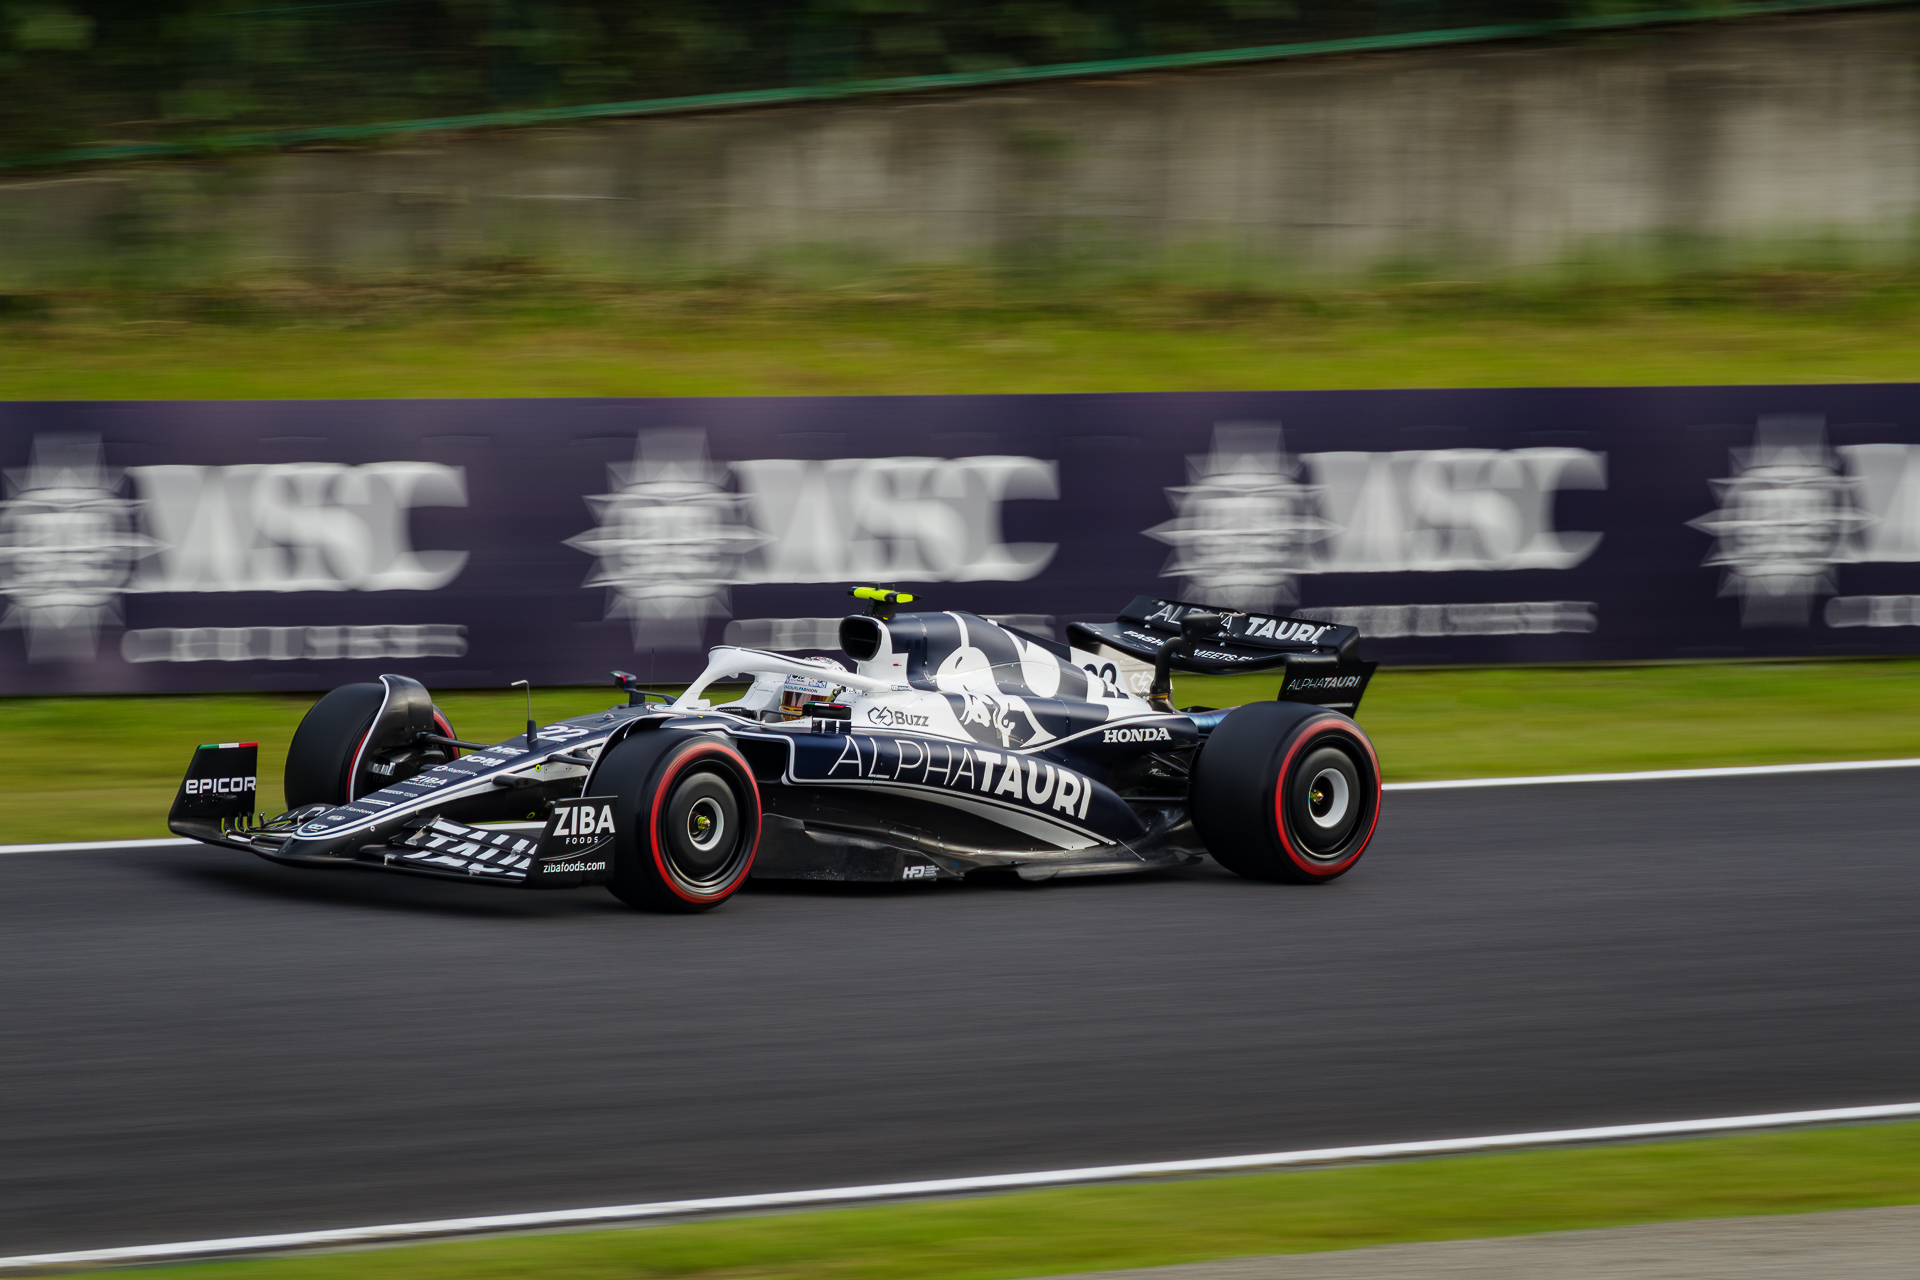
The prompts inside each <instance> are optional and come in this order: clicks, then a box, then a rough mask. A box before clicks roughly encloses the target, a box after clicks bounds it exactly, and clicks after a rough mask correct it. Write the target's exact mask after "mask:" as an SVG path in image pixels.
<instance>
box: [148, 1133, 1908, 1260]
mask: <svg viewBox="0 0 1920 1280" xmlns="http://www.w3.org/2000/svg"><path fill="white" fill-rule="evenodd" d="M1915 1202H1920V1125H1886V1126H1878V1127H1869V1128H1854V1129H1828V1130H1816V1131H1809V1132H1798V1133H1769V1134H1752V1135H1745V1136H1741V1137H1734V1138H1720V1139H1711V1140H1705V1141H1692V1142H1676V1143H1665V1144H1649V1145H1640V1146H1619V1147H1597V1148H1588V1149H1575V1150H1564V1151H1541V1152H1527V1153H1515V1154H1508V1155H1497V1156H1472V1157H1461V1158H1454V1159H1445V1160H1428V1161H1420V1162H1414V1163H1407V1164H1383V1165H1372V1166H1362V1167H1357V1168H1345V1169H1326V1170H1307V1171H1299V1172H1293V1173H1280V1174H1261V1175H1251V1176H1239V1177H1229V1178H1212V1179H1205V1180H1197V1181H1188V1182H1168V1183H1154V1184H1146V1185H1139V1186H1112V1187H1087V1188H1076V1189H1071V1190H1059V1191H1041V1192H1029V1193H1024V1194H1019V1195H1006V1196H993V1197H986V1198H980V1199H971V1200H954V1201H945V1202H937V1203H930V1204H912V1205H892V1206H885V1207H880V1208H871V1209H852V1210H840V1211H836V1212H828V1213H809V1214H793V1215H787V1216H779V1217H763V1218H747V1219H733V1220H728V1221H719V1222H709V1223H700V1224H695V1225H689V1226H677V1227H654V1228H649V1229H644V1230H630V1231H606V1232H593V1233H585V1234H578V1235H550V1236H534V1237H521V1238H507V1239H493V1240H478V1241H468V1242H461V1243H454V1244H439V1245H426V1246H418V1247H412V1248H404V1249H393V1250H386V1251H381V1252H372V1253H352V1254H345V1255H333V1256H325V1255H321V1256H314V1257H307V1258H292V1259H282V1260H263V1261H241V1262H223V1263H219V1264H214V1265H205V1266H189V1267H179V1268H161V1269H157V1270H155V1271H151V1272H147V1273H146V1274H150V1275H156V1276H166V1277H178V1278H179V1280H187V1278H188V1277H202V1276H204V1277H207V1278H208V1280H215V1278H216V1277H217V1278H218V1280H323V1278H328V1280H330V1278H331V1277H335V1276H343V1275H353V1276H356V1277H362V1278H363V1280H454V1278H455V1277H458V1278H459V1280H522V1278H523V1277H524V1278H527V1280H531V1278H532V1277H539V1278H540V1280H653V1278H654V1277H677V1278H686V1280H740V1278H741V1277H754V1278H755V1280H762V1278H764V1280H776V1278H777V1280H898V1278H899V1277H904V1276H911V1277H914V1280H996V1278H1005V1280H1012V1278H1013V1277H1022V1276H1038V1275H1047V1274H1061V1273H1067V1272H1075V1271H1093V1270H1107V1269H1114V1268H1121V1267H1146V1266H1161V1265H1166V1264H1170V1263H1179V1262H1194V1261H1200V1260H1204V1259H1209V1258H1225V1257H1236V1256H1247V1255H1254V1254H1270V1253H1305V1252H1312V1251H1317V1250H1326V1249H1351V1248H1359V1247H1363V1246H1366V1245H1375V1244H1392V1243H1398V1242H1404V1241H1414V1240H1457V1239H1471V1238H1476V1237H1485V1236H1505V1235H1522V1234H1528V1233H1533V1232H1541V1231H1565V1230H1573V1229H1577V1228H1586V1227H1609V1226H1624V1225H1628V1224H1632V1223H1645V1222H1667V1221H1676V1220H1681V1219H1688V1218H1717V1217H1733V1216H1741V1215H1748V1214H1771V1213H1809V1212H1816V1211H1820V1210H1827V1209H1847V1208H1865V1207H1870V1206H1875V1205H1891V1204H1911V1203H1915Z"/></svg>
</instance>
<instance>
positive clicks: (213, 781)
mask: <svg viewBox="0 0 1920 1280" xmlns="http://www.w3.org/2000/svg"><path fill="white" fill-rule="evenodd" d="M257 782H258V779H255V778H188V779H187V786H186V792H187V794H188V795H190V796H237V795H243V794H245V793H246V792H249V791H254V790H257V789H258V788H257V786H256V783H257Z"/></svg>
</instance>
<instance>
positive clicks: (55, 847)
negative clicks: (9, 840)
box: [0, 836, 200, 853]
mask: <svg viewBox="0 0 1920 1280" xmlns="http://www.w3.org/2000/svg"><path fill="white" fill-rule="evenodd" d="M199 843H200V842H199V841H198V840H189V839H188V838H187V837H185V836H161V837H158V838H156V839H152V840H67V841H62V842H61V843H58V844H0V853H71V852H75V851H77V850H80V849H109V850H111V849H170V848H175V847H179V846H183V845H189V844H199Z"/></svg>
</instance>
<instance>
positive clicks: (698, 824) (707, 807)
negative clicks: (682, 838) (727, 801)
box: [687, 796, 728, 853]
mask: <svg viewBox="0 0 1920 1280" xmlns="http://www.w3.org/2000/svg"><path fill="white" fill-rule="evenodd" d="M727 825H728V824H727V815H726V814H725V813H723V812H722V811H721V809H720V806H719V805H718V804H717V803H715V802H714V799H713V797H712V796H702V797H700V798H699V799H698V800H696V801H694V802H693V804H692V805H690V806H688V808H687V841H688V843H690V844H691V845H693V847H694V848H696V849H698V850H699V851H700V852H702V853H711V852H712V851H713V850H714V849H717V848H719V847H720V841H721V840H722V839H723V838H724V837H725V836H726V834H727Z"/></svg>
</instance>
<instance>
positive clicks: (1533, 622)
mask: <svg viewBox="0 0 1920 1280" xmlns="http://www.w3.org/2000/svg"><path fill="white" fill-rule="evenodd" d="M1303 612H1306V613H1310V614H1312V615H1313V616H1314V617H1316V618H1325V619H1326V620H1327V621H1329V622H1332V623H1335V624H1336V625H1340V626H1348V627H1357V628H1359V630H1360V634H1361V635H1363V636H1366V637H1367V638H1368V639H1371V640H1394V639H1398V638H1400V637H1402V636H1533V635H1559V634H1569V633H1570V634H1583V633H1586V632H1592V631H1597V630H1599V629H1600V606H1599V605H1598V604H1597V603H1595V602H1594V601H1592V600H1508V601H1495V602H1490V603H1484V604H1480V603H1476V604H1362V605H1347V606H1342V607H1340V608H1336V609H1307V610H1303Z"/></svg>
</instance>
